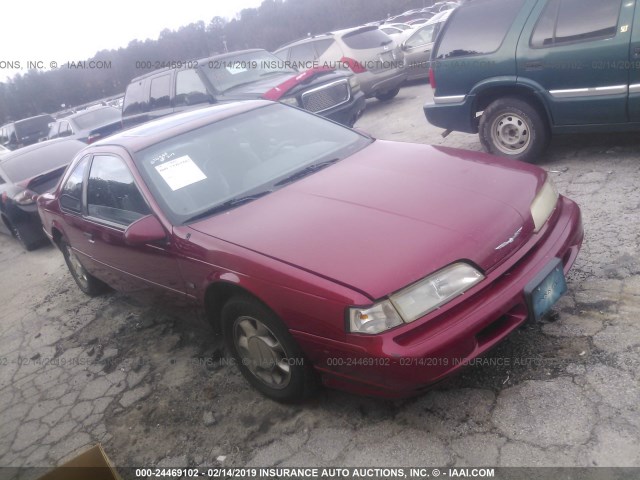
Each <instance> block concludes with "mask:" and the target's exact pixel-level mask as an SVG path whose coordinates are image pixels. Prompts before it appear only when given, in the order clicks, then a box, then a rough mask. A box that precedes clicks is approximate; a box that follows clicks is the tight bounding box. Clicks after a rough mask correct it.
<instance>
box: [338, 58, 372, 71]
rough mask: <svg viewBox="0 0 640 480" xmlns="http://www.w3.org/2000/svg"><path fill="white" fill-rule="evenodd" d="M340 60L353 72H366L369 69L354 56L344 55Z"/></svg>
mask: <svg viewBox="0 0 640 480" xmlns="http://www.w3.org/2000/svg"><path fill="white" fill-rule="evenodd" d="M340 61H341V62H342V63H344V64H345V65H347V67H349V70H351V71H352V72H353V73H364V72H366V71H367V69H366V68H364V67H363V66H362V64H361V63H360V62H358V61H356V60H354V59H353V58H349V57H342V58H341V59H340Z"/></svg>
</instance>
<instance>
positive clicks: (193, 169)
mask: <svg viewBox="0 0 640 480" xmlns="http://www.w3.org/2000/svg"><path fill="white" fill-rule="evenodd" d="M156 170H157V171H158V173H159V174H160V175H161V176H162V178H164V181H165V182H167V185H169V187H170V188H171V190H173V191H174V192H175V191H176V190H178V189H180V188H182V187H186V186H187V185H192V184H194V183H196V182H199V181H201V180H204V179H205V178H207V176H206V175H205V174H204V173H202V170H200V168H199V167H198V165H196V164H195V163H194V162H193V160H191V157H189V155H184V156H182V157H179V158H176V159H175V160H171V161H169V162H166V163H163V164H162V165H158V166H156Z"/></svg>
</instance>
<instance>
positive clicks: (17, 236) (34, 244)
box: [5, 220, 40, 252]
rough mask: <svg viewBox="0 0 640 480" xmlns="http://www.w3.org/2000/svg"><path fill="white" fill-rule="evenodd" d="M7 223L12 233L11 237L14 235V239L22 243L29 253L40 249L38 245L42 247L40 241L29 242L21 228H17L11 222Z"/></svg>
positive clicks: (7, 221)
mask: <svg viewBox="0 0 640 480" xmlns="http://www.w3.org/2000/svg"><path fill="white" fill-rule="evenodd" d="M5 223H6V224H7V226H8V227H9V230H10V231H11V235H13V237H14V238H15V239H16V240H18V242H20V245H22V248H24V249H25V250H26V251H27V252H30V251H31V250H35V249H36V247H38V245H40V242H39V241H37V242H34V241H31V242H29V241H28V240H27V239H26V238H25V237H24V235H23V233H22V232H21V231H20V228H18V227H16V226H15V225H14V224H13V223H11V222H10V221H9V220H6V221H5Z"/></svg>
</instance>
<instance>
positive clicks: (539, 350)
mask: <svg viewBox="0 0 640 480" xmlns="http://www.w3.org/2000/svg"><path fill="white" fill-rule="evenodd" d="M430 95H431V90H430V88H429V87H428V86H425V85H424V84H423V83H415V84H413V85H410V86H408V87H406V88H404V89H403V90H402V91H401V92H400V94H399V95H398V97H396V98H395V99H394V100H392V101H390V102H386V103H381V102H377V101H375V100H374V101H371V102H370V103H368V109H367V111H366V113H365V115H364V116H363V118H362V119H361V120H360V121H359V122H358V125H357V126H358V127H360V128H361V129H364V130H366V131H368V132H370V133H371V134H373V135H374V136H376V137H378V138H383V139H393V140H399V141H412V142H420V143H433V144H441V145H447V146H454V147H461V148H466V149H470V150H480V144H479V142H478V139H477V137H476V136H473V135H465V134H458V133H453V134H451V135H450V136H449V137H447V138H446V139H443V138H442V137H441V136H440V131H439V130H438V129H435V128H434V127H432V126H430V125H429V124H427V122H426V120H425V118H424V116H423V113H422V105H423V103H424V101H425V100H426V99H427V97H429V96H430ZM639 147H640V139H638V136H637V134H629V135H589V136H570V137H563V138H558V139H555V140H554V141H553V143H552V145H551V148H550V149H549V151H548V153H547V154H546V156H545V158H544V159H543V160H542V162H541V166H542V167H543V168H545V169H547V170H548V171H549V172H551V175H552V176H553V178H554V180H555V182H556V184H557V186H558V188H559V190H560V191H561V192H562V193H563V194H566V195H568V196H570V197H571V198H572V199H574V200H575V201H577V202H578V203H579V204H580V206H581V208H582V212H583V219H584V224H585V230H586V238H585V243H584V247H583V249H582V252H581V254H580V256H579V257H578V260H577V262H576V264H575V266H574V269H573V270H572V271H571V273H570V274H569V276H568V284H569V289H570V293H569V294H568V295H567V296H565V297H564V298H563V299H562V300H561V301H560V302H559V304H558V305H557V306H556V308H555V310H554V313H553V314H552V315H551V316H549V317H548V318H546V319H544V320H543V321H541V322H539V323H536V324H530V325H527V326H526V327H524V328H522V329H520V330H518V331H516V332H515V333H514V334H513V335H512V336H510V337H509V338H508V339H507V341H505V342H504V343H502V344H501V345H500V346H499V347H498V348H497V349H495V350H494V351H492V352H491V353H490V354H489V355H488V357H487V358H488V359H492V360H493V362H490V363H493V364H494V365H488V364H479V365H475V366H471V367H469V368H467V369H466V370H464V371H463V373H461V374H459V375H457V376H456V377H454V378H451V379H449V380H447V381H446V382H444V383H442V384H440V385H438V387H437V388H436V389H434V390H431V391H429V392H428V393H426V394H424V395H422V396H421V397H418V398H414V399H410V400H404V401H393V402H392V401H382V400H376V399H368V398H362V397H357V396H352V395H348V394H345V393H341V392H338V391H331V390H324V391H322V392H321V393H320V394H319V396H318V397H317V398H315V399H313V400H312V401H309V402H308V403H306V404H303V405H295V406H286V405H280V404H278V403H275V402H272V401H270V400H266V399H265V398H263V397H261V396H260V395H259V394H257V393H256V392H255V391H253V390H251V389H250V388H249V386H248V384H247V383H246V382H245V381H244V380H243V378H242V377H241V376H240V374H239V372H238V371H237V370H236V369H235V368H234V367H230V366H226V365H225V361H224V353H223V350H222V345H221V341H220V339H219V338H216V337H214V335H213V332H212V331H211V329H210V328H209V326H208V325H207V323H206V321H205V320H204V319H203V318H202V316H201V315H200V314H199V313H198V312H197V311H193V310H190V309H185V308H180V307H175V306H167V305H151V306H150V305H149V304H147V303H145V302H144V301H141V300H140V299H134V298H131V297H127V296H124V295H121V294H118V293H110V294H107V295H105V296H102V297H99V298H96V299H89V298H88V297H85V296H84V295H83V294H82V293H81V292H80V291H79V290H78V289H77V288H76V286H75V284H74V283H73V281H72V279H71V277H70V275H69V274H68V272H67V270H66V266H65V265H64V262H63V259H62V255H61V254H60V253H59V252H58V251H57V250H55V249H54V248H53V247H50V246H47V247H44V248H42V249H39V250H37V251H35V252H30V253H25V252H23V251H21V249H20V247H19V246H18V245H17V243H16V242H14V241H13V240H12V239H10V238H8V237H6V236H4V235H0V268H1V269H2V275H1V276H0V292H1V294H0V295H1V299H2V309H1V314H0V317H1V319H0V431H1V435H0V465H2V466H15V467H19V466H52V465H55V464H58V463H60V462H62V461H64V460H66V459H69V458H70V457H72V456H74V455H76V454H77V453H78V452H80V451H82V450H84V449H86V448H87V447H88V446H90V445H93V444H95V443H98V442H100V443H102V444H103V446H104V448H105V450H106V451H107V453H108V455H109V456H110V457H111V459H112V460H113V462H114V463H115V464H116V465H117V466H121V467H124V466H137V467H141V466H145V467H151V466H192V467H193V466H200V465H201V466H220V465H223V466H274V465H279V466H363V465H366V466H389V465H393V466H413V465H422V466H430V465H433V466H640V449H639V448H638V445H640V412H639V411H638V408H639V405H640V373H638V372H640V369H639V367H640V322H639V320H638V317H639V314H640V253H639V252H640V249H639V244H640V231H639V229H638V225H640V187H639V186H638V178H640V162H639V160H640V159H639V154H638V152H639V151H640V148H639ZM487 363H489V362H487ZM500 363H502V364H501V365H495V364H500Z"/></svg>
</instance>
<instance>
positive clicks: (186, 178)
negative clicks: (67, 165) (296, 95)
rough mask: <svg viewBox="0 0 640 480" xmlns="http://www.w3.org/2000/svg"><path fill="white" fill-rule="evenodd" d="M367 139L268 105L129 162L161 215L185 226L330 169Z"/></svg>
mask: <svg viewBox="0 0 640 480" xmlns="http://www.w3.org/2000/svg"><path fill="white" fill-rule="evenodd" d="M371 141H372V140H371V139H370V138H368V137H365V136H363V135H361V134H359V133H356V132H354V131H353V130H350V129H348V128H345V127H342V126H340V125H337V124H334V123H332V122H329V121H327V120H324V119H322V118H319V117H316V116H314V115H310V114H308V113H306V112H303V111H300V110H298V109H295V108H292V107H288V106H285V105H282V104H273V105H267V106H264V107H261V108H258V109H255V110H251V111H249V112H246V113H241V114H239V115H236V116H233V117H229V118H226V119H224V120H220V121H217V122H215V123H212V124H210V125H207V126H204V127H201V128H198V129H196V130H193V131H190V132H187V133H184V134H181V135H177V136H175V137H172V138H170V139H168V140H165V141H163V142H161V143H158V144H156V145H153V146H151V147H148V148H146V149H144V150H141V151H140V152H138V153H137V154H136V155H135V161H136V165H137V166H138V169H139V170H140V172H141V174H142V176H143V177H144V179H145V183H146V184H147V185H148V187H149V189H150V190H151V191H152V193H153V195H154V197H155V198H156V200H157V201H158V203H159V204H160V206H161V207H162V209H163V210H164V211H165V213H166V215H167V216H168V217H169V218H170V219H171V221H172V222H173V223H174V224H183V223H188V222H190V221H193V220H196V219H198V218H202V217H206V216H209V215H213V214H215V213H218V212H220V211H223V210H226V209H229V208H233V207H235V206H237V205H240V204H241V203H245V202H247V201H252V200H254V199H256V198H258V197H260V196H262V195H266V194H268V193H270V192H272V191H273V190H275V189H278V188H282V187H283V186H285V185H287V184H288V183H291V182H294V181H297V180H298V179H300V178H302V177H303V176H305V175H311V174H313V172H315V171H317V170H319V169H321V168H328V167H329V165H330V164H331V163H334V162H336V161H339V160H341V159H343V158H345V157H347V156H349V155H351V154H353V153H354V152H356V151H358V150H360V149H362V148H364V147H365V146H366V145H368V144H369V143H370V142H371Z"/></svg>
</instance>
